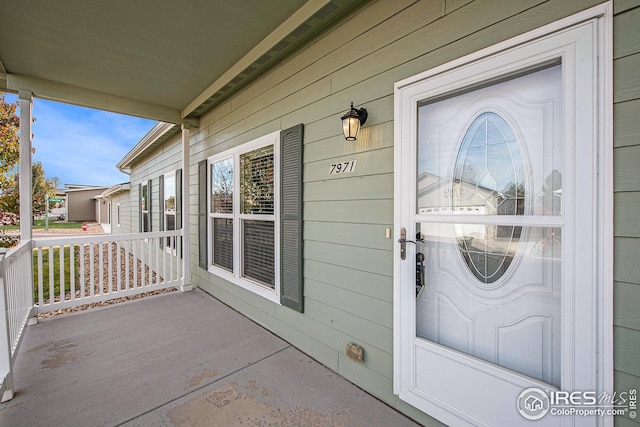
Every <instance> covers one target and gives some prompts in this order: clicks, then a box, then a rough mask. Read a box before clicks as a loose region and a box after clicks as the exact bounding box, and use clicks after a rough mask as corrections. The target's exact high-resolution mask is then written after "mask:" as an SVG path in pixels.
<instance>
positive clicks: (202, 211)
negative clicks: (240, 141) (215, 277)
mask: <svg viewBox="0 0 640 427" xmlns="http://www.w3.org/2000/svg"><path fill="white" fill-rule="evenodd" d="M207 211H208V209H207V161H206V160H203V161H201V162H199V163H198V262H199V264H200V267H201V268H204V269H205V270H206V269H207V263H208V260H207V258H208V254H207V236H208V231H207V223H208V222H209V221H208V218H207V217H208V215H207Z"/></svg>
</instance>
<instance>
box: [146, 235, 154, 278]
mask: <svg viewBox="0 0 640 427" xmlns="http://www.w3.org/2000/svg"><path fill="white" fill-rule="evenodd" d="M153 248H154V245H153V239H147V256H148V257H149V271H148V276H149V277H147V279H148V281H147V285H148V286H151V285H152V284H153V275H152V273H151V267H152V266H153V260H152V256H153Z"/></svg>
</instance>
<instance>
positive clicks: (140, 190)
mask: <svg viewBox="0 0 640 427" xmlns="http://www.w3.org/2000/svg"><path fill="white" fill-rule="evenodd" d="M142 224H143V220H142V184H138V228H139V229H140V232H141V233H142V232H143V231H144V229H143V228H142Z"/></svg>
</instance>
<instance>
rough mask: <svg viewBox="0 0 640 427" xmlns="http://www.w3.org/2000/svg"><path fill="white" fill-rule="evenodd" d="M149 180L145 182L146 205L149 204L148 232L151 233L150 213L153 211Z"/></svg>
mask: <svg viewBox="0 0 640 427" xmlns="http://www.w3.org/2000/svg"><path fill="white" fill-rule="evenodd" d="M151 184H152V182H151V180H149V181H147V203H148V204H149V231H153V226H152V224H153V221H152V218H153V217H152V215H151V211H152V210H153V200H152V198H151Z"/></svg>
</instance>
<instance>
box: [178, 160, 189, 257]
mask: <svg viewBox="0 0 640 427" xmlns="http://www.w3.org/2000/svg"><path fill="white" fill-rule="evenodd" d="M181 228H182V169H178V170H177V171H176V230H180V229H181ZM187 232H188V230H187ZM182 251H183V249H182V237H180V258H182Z"/></svg>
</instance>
